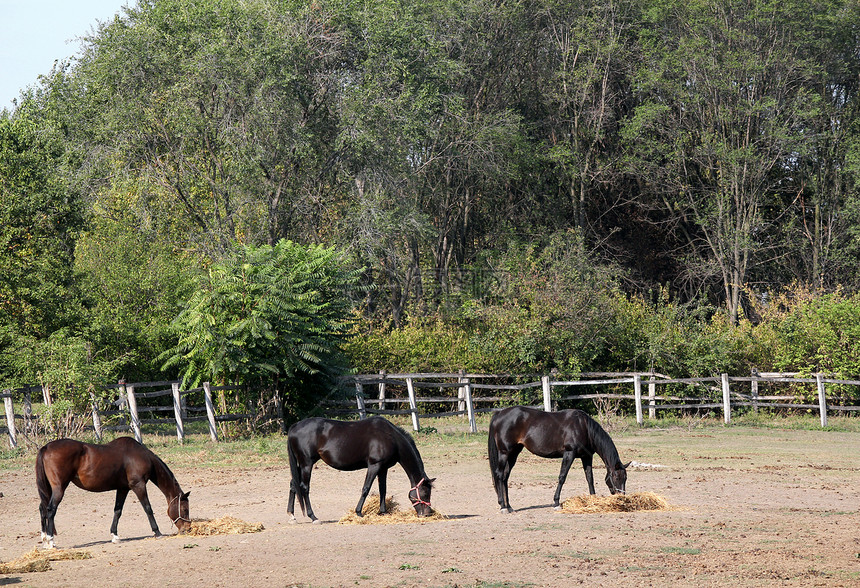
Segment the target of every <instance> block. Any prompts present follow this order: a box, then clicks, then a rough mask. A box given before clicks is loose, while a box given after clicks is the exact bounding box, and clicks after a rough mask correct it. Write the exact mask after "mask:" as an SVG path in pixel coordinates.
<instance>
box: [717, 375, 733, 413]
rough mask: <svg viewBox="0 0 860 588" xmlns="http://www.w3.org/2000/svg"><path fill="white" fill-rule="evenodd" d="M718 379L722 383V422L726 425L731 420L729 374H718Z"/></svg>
mask: <svg viewBox="0 0 860 588" xmlns="http://www.w3.org/2000/svg"><path fill="white" fill-rule="evenodd" d="M720 379H721V381H722V383H723V422H724V423H726V424H727V425H728V424H729V422H730V421H731V420H732V404H731V398H730V393H731V391H730V390H729V375H728V374H720Z"/></svg>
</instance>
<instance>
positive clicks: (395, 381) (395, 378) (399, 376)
mask: <svg viewBox="0 0 860 588" xmlns="http://www.w3.org/2000/svg"><path fill="white" fill-rule="evenodd" d="M504 377H507V378H510V377H511V376H498V375H490V374H467V373H465V372H460V373H436V374H434V373H396V374H387V373H385V372H380V373H379V374H362V375H356V376H352V377H351V378H349V381H350V382H351V383H352V384H353V385H354V387H355V407H354V408H347V406H352V402H351V401H344V402H342V403H340V405H337V406H330V407H329V409H330V410H329V412H332V413H334V414H355V413H357V414H358V415H359V417H360V418H364V417H366V416H367V415H371V414H393V415H410V417H411V419H412V428H413V429H414V430H415V431H418V430H420V418H434V417H441V416H452V415H463V416H465V417H467V418H468V420H469V428H470V430H471V431H472V432H473V433H474V432H477V426H476V424H475V414H476V413H481V412H491V411H495V410H500V408H499V407H498V406H487V405H488V404H496V403H499V402H502V401H510V400H511V395H510V394H507V395H505V394H504V392H508V393H510V392H528V391H530V390H532V389H535V388H540V389H541V398H540V399H539V401H538V402H537V403H536V404H532V406H534V407H535V408H543V409H544V410H546V411H552V410H555V409H556V408H557V406H558V403H559V402H568V401H578V400H588V399H601V400H632V401H633V404H634V406H635V410H636V422H637V423H639V424H640V425H641V424H642V423H643V422H644V418H645V417H644V411H645V409H647V410H648V418H649V419H655V418H656V415H657V411H660V410H715V409H717V410H721V411H722V415H723V420H724V422H725V423H726V424H728V423H729V422H730V421H731V415H732V409H733V408H741V407H747V408H751V409H752V410H754V411H757V410H759V409H768V408H774V409H776V408H779V409H802V410H815V411H817V412H818V413H819V417H820V421H821V426H822V427H826V426H827V414H828V412H845V413H852V412H857V411H860V406H849V405H841V404H838V403H835V402H833V401H832V399H828V398H827V385H840V386H860V380H845V379H836V378H830V377H826V376H825V375H824V374H815V375H814V377H799V376H798V374H796V373H784V372H780V373H777V372H754V373H753V374H752V375H750V376H729V375H728V374H720V375H719V376H711V377H698V378H671V377H669V376H665V375H663V374H658V373H655V372H635V373H612V372H593V373H583V374H580V378H579V379H576V380H571V379H567V380H562V379H557V378H556V377H555V376H554V375H543V376H533V377H534V378H536V379H535V380H533V381H529V382H525V383H519V384H509V383H498V382H492V381H490V380H493V379H496V380H498V379H501V378H504ZM481 381H483V383H482V382H481ZM631 384H632V390H630V391H629V392H626V393H625V392H617V391H616V392H599V393H576V394H571V393H569V389H571V388H574V389H575V388H578V387H581V386H612V387H614V388H615V389H616V390H617V389H618V387H626V386H630V385H631ZM643 384H644V385H646V386H647V395H643ZM732 384H736V386H735V388H734V389H733V387H732ZM760 384H765V385H767V384H815V386H816V393H815V395H816V396H817V403H815V404H809V403H803V402H799V401H798V400H801V399H802V398H801V397H800V396H798V395H764V396H763V395H759V393H758V391H759V385H760ZM669 385H686V386H692V387H695V388H697V389H700V390H701V389H702V388H704V389H706V390H708V391H710V392H711V393H712V394H714V395H718V396H719V397H720V398H719V399H714V398H709V397H707V396H675V395H670V394H658V393H657V388H658V387H659V386H664V387H667V386H669ZM737 385H746V386H745V387H746V388H748V390H749V393H743V392H740V391H738V389H737ZM372 386H376V387H377V391H378V393H377V395H376V397H375V398H371V397H369V396H368V394H367V390H368V389H370V388H371V387H372ZM392 388H398V389H400V390H405V396H404V395H401V396H394V395H391V394H390V390H391V389H392ZM452 388H456V389H457V397H456V398H455V397H452V396H418V395H417V393H416V390H426V389H436V390H439V391H442V392H443V391H445V390H448V389H452ZM476 391H481V392H484V391H496V392H502V393H503V394H501V395H492V396H478V395H476V394H475V392H476ZM422 403H435V404H444V403H456V404H457V410H450V411H443V412H434V413H423V414H422V413H419V411H418V405H419V404H422ZM369 405H375V406H377V407H378V408H369ZM387 406H405V407H406V408H400V409H388V408H386V407H387Z"/></svg>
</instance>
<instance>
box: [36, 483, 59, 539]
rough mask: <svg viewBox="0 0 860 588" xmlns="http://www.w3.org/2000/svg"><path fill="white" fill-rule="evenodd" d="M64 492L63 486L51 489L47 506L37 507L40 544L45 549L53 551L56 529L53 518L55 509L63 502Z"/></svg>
mask: <svg viewBox="0 0 860 588" xmlns="http://www.w3.org/2000/svg"><path fill="white" fill-rule="evenodd" d="M65 492H66V488H65V487H64V486H61V487H59V488H58V487H53V488H51V498H50V499H49V500H48V503H47V504H40V505H39V514H40V515H41V516H42V518H43V520H42V544H43V546H44V547H45V548H48V549H54V535H56V534H57V527H56V526H54V517H55V516H56V515H57V507H59V506H60V502H62V500H63V495H64V494H65Z"/></svg>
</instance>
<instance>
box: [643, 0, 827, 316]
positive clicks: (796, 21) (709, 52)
mask: <svg viewBox="0 0 860 588" xmlns="http://www.w3.org/2000/svg"><path fill="white" fill-rule="evenodd" d="M801 4H802V3H800V2H770V1H769V2H759V3H754V4H750V3H747V2H742V1H736V0H701V1H698V2H693V3H688V4H685V5H683V6H682V5H677V4H676V3H671V2H670V3H663V2H655V3H654V5H653V9H652V10H651V11H649V12H648V14H649V17H650V19H651V20H650V23H649V24H650V26H646V27H645V28H644V29H643V32H642V42H643V49H644V51H643V58H644V61H643V64H642V65H643V69H642V71H641V73H640V84H641V85H642V87H643V88H647V89H648V92H647V99H645V100H644V101H643V103H642V104H641V105H640V106H639V107H638V108H637V110H636V112H635V114H634V116H633V117H632V118H631V120H630V121H629V123H628V125H627V128H626V132H627V133H628V138H629V139H631V143H630V145H631V150H632V151H633V152H636V153H637V154H638V156H637V157H636V158H635V159H634V162H633V164H632V165H631V168H630V169H631V172H632V173H635V174H637V175H638V177H639V178H640V179H641V181H642V183H643V184H644V185H647V187H648V190H649V191H651V192H652V193H654V194H655V195H657V196H658V198H659V202H661V203H662V205H663V206H664V210H665V211H666V214H667V215H668V216H669V217H671V218H672V219H673V220H674V221H675V222H678V223H680V224H683V225H686V230H687V235H688V246H689V250H690V263H689V268H690V272H689V277H690V279H692V280H696V281H698V283H699V284H700V285H705V284H707V283H708V282H709V281H710V280H711V279H713V278H718V279H719V282H720V284H721V286H722V290H723V299H724V301H725V305H726V310H727V313H728V315H729V317H730V319H731V321H732V322H733V323H735V322H737V318H738V315H739V312H740V304H741V295H742V292H743V288H744V286H745V282H746V280H747V278H748V275H749V272H750V269H751V268H752V267H754V266H756V265H757V264H760V263H763V262H764V261H766V251H767V247H768V242H767V240H766V238H765V237H766V235H767V233H768V231H770V230H771V227H772V225H771V223H772V222H774V221H776V215H777V214H778V213H779V212H778V211H779V208H778V198H777V195H778V194H780V193H781V192H782V191H783V190H785V189H786V185H785V176H784V173H783V170H786V169H788V168H789V167H790V166H791V162H792V160H794V159H796V158H797V157H798V155H799V154H803V153H805V152H806V149H807V146H808V138H809V135H810V133H813V134H814V133H815V129H813V128H811V125H810V122H811V118H812V115H813V114H814V113H815V112H816V109H817V108H818V100H817V97H816V96H815V95H814V94H813V93H811V92H810V90H809V87H810V83H811V81H812V80H813V79H815V78H816V76H818V75H819V74H820V71H819V68H818V66H817V64H816V62H815V60H814V58H813V55H812V54H807V53H804V52H803V51H802V50H800V51H799V50H798V47H799V46H800V47H803V43H804V42H806V41H807V37H806V34H807V30H806V28H807V27H810V25H811V22H810V21H809V20H806V19H807V18H810V19H814V18H815V17H816V16H820V15H817V14H815V13H813V14H810V12H809V11H808V10H806V9H805V8H804V7H802V6H801ZM804 6H805V5H804ZM799 15H805V16H799ZM655 143H656V146H655V145H654V144H655Z"/></svg>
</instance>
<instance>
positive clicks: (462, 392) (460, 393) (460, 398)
mask: <svg viewBox="0 0 860 588" xmlns="http://www.w3.org/2000/svg"><path fill="white" fill-rule="evenodd" d="M465 376H466V371H465V370H460V374H459V377H458V378H457V382H458V383H460V384H462V383H463V382H466V381H467V379H466V377H465ZM465 397H466V389H465V388H464V387H463V386H460V387H459V388H457V410H458V411H460V412H463V411H465V410H466V402H465V400H464V399H465ZM473 432H474V431H473Z"/></svg>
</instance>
